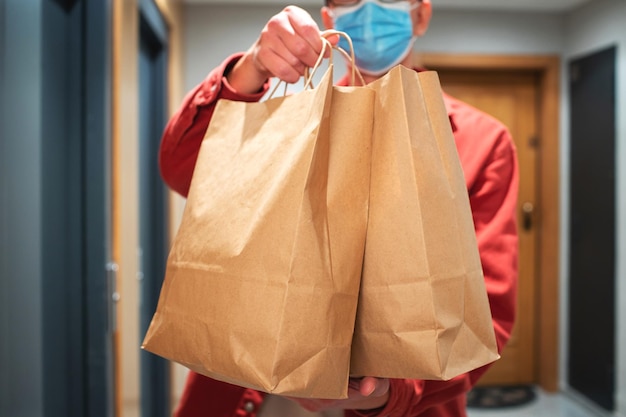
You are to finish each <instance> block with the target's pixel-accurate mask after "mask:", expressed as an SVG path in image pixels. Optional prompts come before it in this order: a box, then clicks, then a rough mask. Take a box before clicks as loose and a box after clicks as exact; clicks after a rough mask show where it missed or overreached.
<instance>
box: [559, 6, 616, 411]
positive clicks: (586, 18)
mask: <svg viewBox="0 0 626 417" xmlns="http://www.w3.org/2000/svg"><path fill="white" fill-rule="evenodd" d="M624 19H626V2H624V1H623V0H595V1H594V2H592V3H590V4H588V5H587V6H585V7H582V8H580V9H578V10H576V11H575V12H573V13H571V14H570V15H568V16H567V19H566V20H565V33H566V35H567V36H566V37H565V44H564V53H563V64H564V65H566V64H567V62H568V61H569V60H571V59H573V58H577V57H580V56H584V55H587V54H591V53H593V52H595V51H597V50H601V49H604V48H607V47H610V46H617V70H616V73H617V80H616V81H617V91H616V97H615V98H616V111H617V117H616V120H617V126H616V132H617V133H616V135H617V136H616V146H617V148H616V150H617V154H616V156H615V157H616V167H617V195H616V197H617V207H616V213H617V228H618V230H617V242H616V250H617V254H616V255H617V256H616V259H617V265H616V271H617V277H619V278H623V277H625V276H626V218H625V217H624V215H623V214H624V213H626V145H625V144H626V104H625V103H626V30H625V29H624ZM564 71H565V68H564ZM565 74H566V73H565ZM563 80H564V82H565V83H566V82H567V78H566V76H564V77H563ZM567 90H568V89H567V88H566V84H565V85H564V88H563V89H562V91H563V93H564V97H563V112H564V119H566V120H567V103H568V102H569V97H568V96H567V93H568V91H567ZM568 129H569V123H568V122H565V123H563V136H562V145H563V166H564V170H565V172H564V175H563V178H564V182H563V187H562V190H563V200H562V201H568V198H569V194H568V191H567V190H569V183H568V182H567V178H568V175H567V172H568V168H569V167H568V166H567V155H569V142H568V138H569V133H570V132H569V130H568ZM566 221H567V213H566V212H564V218H563V222H564V225H565V224H567V223H565V222H566ZM562 242H563V243H564V244H565V243H566V242H567V236H564V238H563V239H562ZM563 251H564V256H563V257H562V259H567V253H566V248H564V249H563ZM562 271H564V274H565V276H567V275H566V274H567V262H564V263H563V264H562ZM619 278H617V294H616V297H617V298H616V304H615V305H616V306H617V309H618V311H617V329H616V332H617V333H616V335H617V344H618V347H621V348H618V349H617V352H618V358H617V373H616V377H617V381H616V383H617V387H618V389H617V393H616V405H617V414H618V415H620V416H626V349H625V347H626V282H624V279H619ZM566 286H567V280H563V294H566V293H567V287H566ZM564 301H566V300H564ZM562 304H563V305H564V307H565V302H564V303H562ZM564 317H565V316H564ZM563 325H564V327H565V326H566V323H563ZM562 340H566V334H565V333H564V334H563V337H562ZM562 356H563V360H566V357H565V355H562Z"/></svg>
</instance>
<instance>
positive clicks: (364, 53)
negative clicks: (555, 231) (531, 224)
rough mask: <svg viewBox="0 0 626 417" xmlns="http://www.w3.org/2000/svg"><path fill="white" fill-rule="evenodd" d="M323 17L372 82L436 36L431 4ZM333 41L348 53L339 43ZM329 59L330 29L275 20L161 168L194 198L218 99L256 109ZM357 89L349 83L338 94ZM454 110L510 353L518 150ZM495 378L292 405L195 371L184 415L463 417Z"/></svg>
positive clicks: (497, 318) (359, 1)
mask: <svg viewBox="0 0 626 417" xmlns="http://www.w3.org/2000/svg"><path fill="white" fill-rule="evenodd" d="M321 16H322V21H323V24H324V26H325V28H326V29H332V28H334V29H336V30H340V31H345V32H346V33H347V34H348V35H349V36H350V37H351V38H352V40H353V43H354V48H355V53H356V66H357V67H358V68H359V70H360V71H361V73H362V74H363V76H364V78H365V81H366V82H370V81H373V80H375V79H377V78H379V77H381V76H383V75H384V74H385V73H386V72H388V70H389V69H391V68H392V67H393V66H395V65H398V64H401V65H405V66H407V67H412V62H411V51H412V49H413V46H414V45H413V44H414V43H415V42H416V40H417V39H418V38H419V37H420V36H422V35H424V34H425V33H426V31H427V29H428V26H429V23H430V20H431V16H432V4H431V1H430V0H327V1H326V4H325V6H324V7H322V9H321ZM329 40H330V41H331V42H332V43H334V44H336V43H337V42H341V40H339V39H338V38H337V39H335V37H331V38H330V39H329ZM322 48H323V46H322V40H321V31H320V28H319V27H318V26H317V24H316V23H315V21H314V19H313V18H312V17H311V16H310V15H309V14H308V13H307V12H306V11H305V10H303V9H301V8H299V7H296V6H288V7H286V8H284V9H283V10H282V11H281V12H280V13H278V14H276V15H275V16H273V17H272V18H271V19H270V20H269V21H268V22H267V24H266V26H265V27H264V28H263V30H262V32H261V34H260V36H259V38H258V39H257V40H256V42H254V44H253V45H252V46H251V47H250V49H249V50H248V51H246V52H243V53H237V54H234V55H232V56H230V57H228V58H227V59H226V60H225V61H224V62H223V63H222V64H221V65H220V66H219V67H217V68H215V69H214V70H213V71H211V72H210V73H209V75H208V76H207V77H206V79H205V80H204V81H203V82H201V83H200V84H199V85H198V86H197V87H196V88H195V89H193V90H192V91H190V92H189V94H188V95H187V96H186V98H185V99H184V102H183V103H182V106H181V107H180V109H179V110H178V112H177V113H176V114H174V116H173V117H172V118H171V120H170V121H169V123H168V125H167V127H166V129H165V131H164V134H163V138H162V143H161V149H160V157H159V162H160V167H161V172H162V176H163V178H164V180H165V182H166V183H167V184H168V185H169V186H170V187H171V188H172V189H173V190H175V191H176V192H178V193H180V194H182V195H183V196H186V195H187V193H188V191H189V186H190V182H191V177H192V173H193V169H194V165H195V161H196V158H197V155H198V151H199V147H200V143H201V141H202V139H203V136H204V133H205V131H206V129H207V126H208V124H209V123H210V121H211V118H212V116H213V111H214V108H215V105H216V102H217V101H218V100H220V99H230V100H241V101H249V102H251V101H258V100H260V99H261V98H262V97H263V96H264V94H265V93H266V92H267V91H268V88H269V84H270V81H269V80H270V79H271V78H272V77H277V78H279V79H281V80H284V81H286V82H288V83H295V82H297V81H298V80H299V79H300V77H302V75H303V74H304V72H305V69H306V68H307V67H313V66H314V64H315V62H316V60H317V58H318V56H319V54H320V53H321V51H322ZM419 70H420V69H416V71H419ZM348 81H349V79H348V76H346V77H345V79H343V80H342V81H340V82H339V84H347V82H348ZM444 101H445V105H446V108H447V111H448V114H449V118H450V122H451V126H452V130H453V133H454V137H455V142H456V145H457V149H458V153H459V158H460V160H461V164H462V166H463V169H464V174H465V179H466V184H467V189H468V191H469V196H470V204H471V207H472V214H473V220H474V224H475V229H476V236H477V241H478V245H479V251H480V256H481V262H482V265H483V271H484V277H485V282H486V288H487V292H488V296H489V302H490V306H491V312H492V317H493V325H494V329H495V334H496V339H497V344H498V349H499V350H500V351H501V350H502V348H503V347H504V345H505V343H506V342H507V340H508V339H509V337H510V334H511V330H512V327H513V323H514V318H515V311H516V282H517V230H516V219H515V218H516V204H517V186H518V170H517V160H516V150H515V147H514V144H513V141H512V139H511V137H510V134H509V133H508V130H507V129H506V128H505V127H504V126H503V125H502V124H501V123H500V122H498V121H496V120H495V119H494V118H492V117H490V116H488V115H486V114H484V113H482V112H480V111H478V110H477V109H474V108H472V107H470V106H469V105H467V104H464V103H462V102H461V101H459V100H456V99H454V98H453V97H450V96H449V95H446V94H445V93H444ZM251 320H252V318H251ZM488 367H489V366H484V367H482V368H479V369H476V370H474V371H472V372H469V373H467V374H463V375H460V376H458V377H456V378H453V379H452V380H450V381H423V380H407V379H385V378H373V377H365V378H362V379H361V380H360V384H359V386H358V388H357V389H350V390H349V396H348V398H347V399H344V400H315V399H308V400H303V399H286V398H282V397H279V396H275V395H268V394H265V393H262V392H258V391H254V390H251V389H246V388H241V387H237V386H233V385H229V384H225V383H222V382H218V381H215V380H212V379H210V378H207V377H204V376H201V375H199V374H196V373H194V372H190V373H189V376H188V379H187V382H186V386H185V390H184V392H183V395H182V397H181V399H180V403H179V404H178V406H177V410H176V416H177V417H200V416H215V417H217V416H219V417H230V416H261V417H268V416H269V417H273V416H290V417H295V416H326V417H329V416H333V417H334V416H341V415H345V416H390V417H412V416H420V417H434V416H438V417H463V416H466V393H467V392H468V391H469V390H470V389H471V388H472V386H473V385H474V384H475V383H476V382H477V380H478V379H479V378H480V377H481V375H483V374H484V373H485V371H486V370H487V369H488Z"/></svg>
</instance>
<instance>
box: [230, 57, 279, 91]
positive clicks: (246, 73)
mask: <svg viewBox="0 0 626 417" xmlns="http://www.w3.org/2000/svg"><path fill="white" fill-rule="evenodd" d="M224 76H225V77H226V79H227V80H228V83H229V84H230V86H231V87H232V88H233V89H234V90H235V91H237V92H239V93H241V94H255V93H258V92H260V91H261V89H262V88H263V86H264V84H265V83H266V82H267V80H268V77H267V76H266V75H265V74H263V73H261V72H259V71H258V70H257V69H256V66H255V65H254V62H253V61H252V56H251V55H250V54H249V53H246V54H244V55H243V56H242V57H241V58H240V59H239V60H238V61H237V62H236V63H235V65H234V66H233V67H232V69H231V70H230V71H228V72H227V73H226V74H224Z"/></svg>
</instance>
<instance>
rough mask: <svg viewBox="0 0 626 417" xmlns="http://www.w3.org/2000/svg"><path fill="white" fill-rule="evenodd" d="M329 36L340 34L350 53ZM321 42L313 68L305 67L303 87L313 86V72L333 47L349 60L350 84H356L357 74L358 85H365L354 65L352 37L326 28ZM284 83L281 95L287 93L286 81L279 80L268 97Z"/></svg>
mask: <svg viewBox="0 0 626 417" xmlns="http://www.w3.org/2000/svg"><path fill="white" fill-rule="evenodd" d="M330 36H341V37H343V38H344V39H346V41H347V42H348V45H349V46H350V53H348V52H347V51H346V50H344V49H343V48H341V47H339V45H335V46H333V45H332V44H331V43H330V41H329V40H328V38H329V37H330ZM322 43H323V47H322V50H321V52H320V54H319V56H318V57H317V61H316V62H315V65H314V66H313V68H310V69H309V68H307V69H306V70H305V72H304V89H305V90H308V89H311V88H313V87H314V86H313V77H314V76H315V73H316V72H317V70H318V69H319V67H320V66H321V65H322V62H323V61H324V57H325V55H326V52H327V51H328V50H329V49H335V50H336V51H338V52H339V53H341V54H342V55H343V56H344V57H345V58H346V59H347V60H348V61H349V62H350V66H351V68H352V77H351V85H356V78H357V76H358V78H359V82H360V85H365V80H364V79H363V75H362V74H361V72H360V71H359V70H358V68H357V67H356V61H355V56H354V46H353V45H352V39H350V36H348V34H347V33H345V32H340V31H338V30H327V31H324V32H322ZM328 60H329V65H332V63H333V54H332V53H331V54H330V57H329V59H328ZM281 84H284V87H285V91H284V93H283V95H286V94H287V86H288V83H287V82H285V81H283V80H281V81H280V82H279V83H277V84H276V86H275V87H274V89H273V90H272V92H271V93H270V95H269V98H272V97H274V94H275V93H276V90H278V87H279V86H280V85H281Z"/></svg>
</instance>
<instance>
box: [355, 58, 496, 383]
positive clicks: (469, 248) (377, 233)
mask: <svg viewBox="0 0 626 417" xmlns="http://www.w3.org/2000/svg"><path fill="white" fill-rule="evenodd" d="M369 86H370V87H371V88H373V89H374V90H375V91H376V95H377V98H376V106H375V111H374V114H375V122H374V133H373V139H372V178H371V193H370V217H369V225H368V231H367V239H366V245H365V259H364V266H363V277H362V282H361V291H360V299H359V307H358V313H357V322H356V329H355V336H354V343H353V352H352V368H351V372H352V374H353V375H362V376H363V375H364V376H367V375H369V376H379V377H391V378H420V379H436V380H441V379H443V380H447V379H450V378H452V377H454V376H456V375H459V374H461V373H464V372H467V371H470V370H472V369H475V368H478V367H480V366H481V365H485V364H487V363H490V362H493V361H494V360H496V359H497V358H498V354H497V349H496V341H495V334H494V329H493V325H492V322H491V313H490V309H489V303H488V299H487V293H486V289H485V283H484V279H483V275H482V268H481V263H480V258H479V254H478V249H477V243H476V237H475V231H474V227H473V221H472V215H471V210H470V205H469V198H468V192H467V189H466V186H465V181H464V176H463V171H462V168H461V165H460V162H459V158H458V154H457V150H456V147H455V143H454V138H453V135H452V130H451V126H450V121H449V119H448V115H447V112H446V109H445V106H444V103H443V99H442V94H441V88H440V85H439V79H438V77H437V74H436V73H435V72H425V73H421V74H417V73H416V72H415V71H413V70H410V69H407V68H404V67H402V66H398V67H396V68H394V69H393V70H392V71H390V72H389V73H388V74H387V75H386V76H384V77H383V78H381V79H380V80H378V81H376V82H374V83H372V84H370V85H369Z"/></svg>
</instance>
